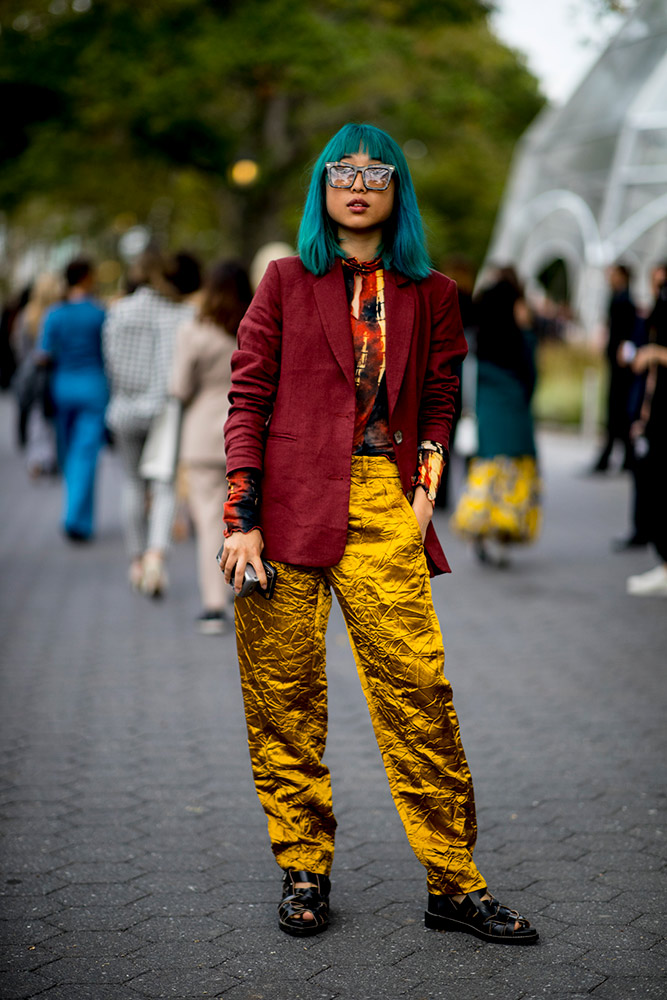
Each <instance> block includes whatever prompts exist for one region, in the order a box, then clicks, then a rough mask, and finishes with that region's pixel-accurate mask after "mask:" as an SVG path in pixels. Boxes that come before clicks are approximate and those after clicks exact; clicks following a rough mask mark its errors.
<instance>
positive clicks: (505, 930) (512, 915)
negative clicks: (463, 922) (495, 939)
mask: <svg viewBox="0 0 667 1000" xmlns="http://www.w3.org/2000/svg"><path fill="white" fill-rule="evenodd" d="M487 894H488V896H489V899H482V896H485V895H487ZM468 901H469V903H470V905H471V907H472V908H473V912H470V909H469V910H468V913H469V914H470V917H469V919H472V920H474V922H475V923H477V924H479V925H480V926H482V927H483V928H484V930H485V931H486V932H487V934H494V935H497V936H503V935H507V934H516V933H517V928H516V926H515V925H516V924H517V923H518V924H520V928H519V929H527V928H528V927H530V923H529V922H528V920H527V919H526V918H525V917H522V916H521V914H520V913H518V912H517V911H516V910H510V908H509V907H508V906H503V905H502V903H500V902H499V901H498V900H497V899H496V898H495V896H492V895H491V893H490V892H489V891H488V889H478V890H477V891H476V892H469V893H468V895H467V896H466V899H465V900H464V902H463V903H461V904H460V905H461V906H465V904H466V903H468Z"/></svg>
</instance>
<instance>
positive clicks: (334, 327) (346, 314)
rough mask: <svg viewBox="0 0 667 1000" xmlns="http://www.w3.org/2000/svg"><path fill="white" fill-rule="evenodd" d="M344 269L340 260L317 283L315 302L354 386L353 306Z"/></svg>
mask: <svg viewBox="0 0 667 1000" xmlns="http://www.w3.org/2000/svg"><path fill="white" fill-rule="evenodd" d="M343 282H344V279H343V274H342V268H341V265H340V263H339V262H338V261H336V264H335V265H334V267H332V269H331V270H330V271H327V273H326V274H325V275H323V276H322V277H321V278H316V280H315V284H314V288H313V291H314V294H315V302H316V304H317V311H318V312H319V314H320V320H321V321H322V326H323V327H324V332H325V333H326V335H327V340H328V341H329V346H330V347H331V350H332V351H333V353H334V356H335V358H336V360H337V361H338V364H339V365H340V367H341V368H342V370H343V374H344V375H345V378H346V379H347V380H348V382H349V383H350V385H354V347H353V344H352V330H351V327H350V307H349V305H348V302H347V295H346V294H345V286H344V283H343Z"/></svg>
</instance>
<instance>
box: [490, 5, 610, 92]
mask: <svg viewBox="0 0 667 1000" xmlns="http://www.w3.org/2000/svg"><path fill="white" fill-rule="evenodd" d="M496 2H497V6H498V12H497V14H495V15H494V16H493V24H494V27H495V30H496V32H497V34H498V35H499V36H500V37H501V38H502V39H503V41H504V42H505V43H506V44H508V45H510V46H511V47H512V48H514V49H518V50H519V51H521V52H523V53H524V54H525V55H526V57H527V60H528V65H529V67H530V69H531V70H532V71H533V73H534V74H535V75H536V76H537V78H538V79H539V80H540V82H541V84H542V90H543V91H544V93H545V94H546V96H547V97H548V98H549V99H550V100H552V101H554V102H556V103H558V104H562V103H563V101H565V100H567V98H568V97H569V96H570V94H571V93H572V91H573V90H574V88H575V87H576V86H577V84H578V83H579V81H580V80H581V79H582V77H583V76H584V75H585V73H586V72H587V71H588V69H589V68H590V67H591V66H592V65H593V63H594V62H595V59H596V58H597V56H598V55H599V53H600V52H601V51H602V49H603V48H604V47H605V45H606V44H607V42H608V41H609V39H610V38H611V37H612V36H613V35H614V33H615V32H616V31H617V30H618V28H619V26H620V25H621V24H622V22H623V18H622V17H621V16H619V15H614V14H606V15H605V16H604V17H598V16H596V13H595V12H596V9H597V7H596V3H595V0H496Z"/></svg>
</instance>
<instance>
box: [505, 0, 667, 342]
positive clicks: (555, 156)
mask: <svg viewBox="0 0 667 1000" xmlns="http://www.w3.org/2000/svg"><path fill="white" fill-rule="evenodd" d="M664 260H667V0H644V2H643V3H641V4H640V5H639V6H638V8H637V9H636V11H635V12H634V13H633V14H632V15H630V16H629V18H628V20H627V21H626V22H625V23H624V25H623V27H622V28H621V30H620V31H619V33H618V34H617V35H616V36H615V37H614V39H613V40H612V41H611V43H610V44H609V46H608V47H607V48H606V50H605V51H604V52H603V53H602V55H601V56H600V58H599V59H598V61H597V62H596V63H595V65H594V66H593V68H592V69H591V70H590V71H589V73H588V75H587V76H586V77H585V78H584V80H583V81H582V83H581V84H580V85H579V87H578V88H577V89H576V90H575V92H574V94H573V95H572V96H571V97H570V99H569V100H568V101H567V103H566V104H564V105H563V106H562V107H559V108H547V109H545V111H543V112H542V113H541V114H540V115H538V117H537V118H536V120H535V121H534V122H533V124H532V125H531V126H530V128H529V129H528V130H527V132H526V133H525V134H524V136H523V137H522V139H521V141H520V144H519V147H518V149H517V152H516V154H515V159H514V164H513V168H512V172H511V175H510V180H509V184H508V187H507V190H506V194H505V198H504V201H503V204H502V207H501V211H500V214H499V217H498V220H497V222H496V227H495V230H494V234H493V238H492V241H491V244H490V248H489V253H488V256H487V264H490V263H498V264H504V263H514V264H515V266H516V267H517V269H518V270H519V272H520V273H521V275H522V277H523V278H524V279H526V280H527V281H528V282H529V283H530V282H531V281H532V280H535V279H539V278H540V276H544V275H545V274H547V275H553V274H554V273H558V272H560V278H561V285H563V284H566V285H567V298H568V300H569V302H570V305H571V307H572V308H573V310H574V313H575V315H576V317H577V319H578V322H579V324H580V325H581V327H582V328H583V330H584V331H586V332H587V333H588V334H590V333H592V332H593V331H594V330H595V329H596V328H597V327H598V325H599V324H600V322H602V321H603V320H604V313H605V307H606V300H607V294H608V293H607V290H606V286H605V276H604V271H605V268H606V267H607V266H608V265H609V264H611V263H613V262H614V261H623V262H624V263H627V264H629V265H630V266H631V267H632V268H633V271H634V272H635V274H636V279H637V280H636V294H637V298H638V300H639V301H644V302H647V301H648V299H649V274H650V270H651V268H652V267H653V266H654V265H655V264H656V263H658V262H660V261H664Z"/></svg>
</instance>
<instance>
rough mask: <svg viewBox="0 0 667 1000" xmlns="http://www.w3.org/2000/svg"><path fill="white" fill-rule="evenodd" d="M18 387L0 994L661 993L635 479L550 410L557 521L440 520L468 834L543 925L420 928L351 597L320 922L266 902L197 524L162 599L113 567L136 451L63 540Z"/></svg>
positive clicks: (261, 842) (241, 740) (8, 484)
mask: <svg viewBox="0 0 667 1000" xmlns="http://www.w3.org/2000/svg"><path fill="white" fill-rule="evenodd" d="M10 415H11V414H10V408H9V401H8V400H6V399H5V400H0V417H1V418H2V420H1V422H0V439H1V441H0V452H1V461H2V483H3V489H2V500H1V503H2V519H1V522H0V523H1V525H2V527H1V529H0V551H1V557H2V576H1V580H2V591H3V598H2V611H1V617H0V634H1V635H2V641H1V645H0V651H1V655H2V660H3V674H2V690H1V692H0V693H1V697H2V701H1V704H2V744H1V747H2V749H1V751H0V753H1V757H0V760H1V772H0V778H1V781H2V798H1V803H2V807H1V813H0V815H1V818H2V834H3V837H2V841H1V843H2V861H3V875H2V917H3V918H4V919H3V928H4V929H3V934H2V966H1V968H2V970H3V971H2V974H1V976H0V996H1V997H2V998H3V1000H19V998H29V997H42V998H44V1000H138V998H148V1000H150V998H158V997H170V998H178V1000H191V998H193V1000H194V998H195V997H197V998H199V997H209V998H216V997H217V998H220V997H224V1000H299V998H303V1000H306V998H307V1000H329V998H341V1000H382V998H387V1000H399V998H409V1000H445V998H447V1000H450V998H451V1000H478V998H479V1000H481V998H487V997H488V998H492V1000H536V998H542V997H548V998H550V1000H560V998H563V1000H565V998H567V1000H581V998H583V997H589V996H593V997H594V998H595V1000H628V998H632V997H651V998H656V1000H657V998H664V997H665V995H666V994H667V980H666V977H665V965H666V960H667V944H666V942H665V929H664V928H665V905H664V898H665V897H664V888H665V880H664V871H665V837H664V831H665V801H664V795H665V787H664V775H665V753H664V751H665V721H664V720H665V714H664V711H665V640H666V638H667V615H666V611H667V603H666V602H665V601H664V600H663V601H661V600H660V599H636V598H629V597H626V595H625V592H624V580H625V577H626V576H627V575H628V574H629V573H632V572H639V571H641V570H643V569H646V568H649V567H650V566H651V565H653V564H654V562H655V558H654V556H653V555H652V554H651V553H649V552H639V553H637V552H635V553H632V554H628V555H612V554H611V553H610V550H609V540H610V537H611V536H613V535H615V534H616V535H619V534H623V532H624V529H625V528H626V508H627V496H628V483H627V480H626V479H625V478H623V477H621V476H620V475H619V476H610V477H608V478H602V479H601V478H586V477H583V476H582V475H580V473H581V470H582V469H583V467H584V466H585V464H586V462H587V461H588V460H589V459H590V458H591V456H592V454H593V450H594V449H593V446H592V443H590V442H588V443H582V442H581V441H580V440H578V439H577V438H575V437H572V436H570V437H567V436H565V437H559V436H555V435H545V436H543V437H542V450H543V458H544V465H545V473H546V491H547V493H546V525H545V531H544V534H543V537H542V539H541V541H540V542H539V544H538V545H537V546H536V547H535V548H533V549H530V550H526V551H525V552H521V553H520V554H518V555H517V557H516V560H515V563H514V565H513V567H512V568H511V569H510V570H508V571H505V572H503V571H498V570H489V569H486V568H484V567H481V566H478V565H477V564H475V563H474V562H473V561H472V559H471V558H470V556H469V555H468V553H467V551H466V550H465V548H464V547H463V546H462V545H461V544H460V543H458V542H457V541H456V540H454V539H451V538H450V537H449V534H448V529H447V525H446V520H445V517H444V515H442V514H438V515H437V517H438V521H439V528H440V531H441V536H442V537H443V538H444V541H445V547H446V549H447V552H448V554H449V556H450V559H451V561H452V563H453V565H454V575H453V576H451V577H448V578H446V579H443V578H441V579H439V580H438V581H436V582H435V584H434V595H435V601H436V606H437V610H438V613H439V616H440V620H441V623H442V628H443V633H444V635H445V643H446V648H447V673H448V676H449V677H450V679H451V680H452V682H453V684H454V690H455V699H456V704H457V708H458V711H459V715H460V718H461V722H462V732H463V739H464V744H465V746H466V749H467V753H468V757H469V760H470V764H471V767H472V771H473V775H474V776H475V781H476V791H477V801H478V810H479V822H480V839H479V846H478V854H477V860H478V864H479V865H480V867H481V869H482V871H484V872H485V873H486V875H487V877H488V880H489V884H490V885H491V887H492V889H493V890H494V892H495V893H496V894H497V895H498V896H500V897H501V898H502V899H503V901H506V902H507V903H509V904H510V905H512V906H515V907H518V908H520V909H521V910H522V911H523V912H524V913H526V914H527V915H528V916H529V917H530V918H531V920H532V921H533V922H534V923H535V924H536V925H537V926H538V927H539V930H540V932H541V935H542V940H541V943H540V945H539V946H538V947H536V948H525V949H520V948H500V947H497V946H492V945H485V944H483V943H481V942H477V941H476V939H474V938H471V937H467V936H465V935H460V934H448V935H446V934H437V933H434V932H433V931H427V930H425V928H424V925H423V919H422V911H423V906H424V902H425V890H424V884H423V873H422V870H421V868H420V866H419V864H418V863H417V862H416V861H415V859H414V858H413V856H412V854H411V852H410V850H409V848H408V845H407V841H406V838H405V835H404V833H403V830H402V827H401V825H400V822H399V820H398V816H397V814H396V813H395V810H394V807H393V805H392V802H391V799H390V796H389V791H388V787H387V783H386V780H385V778H384V773H383V770H382V767H381V764H380V761H379V755H378V752H377V748H376V745H375V743H374V740H373V736H372V733H371V729H370V725H369V722H368V719H367V714H366V708H365V705H364V704H363V700H362V697H361V692H360V687H359V683H358V680H357V678H356V676H355V672H354V668H353V664H352V658H351V655H350V653H349V649H348V646H347V642H346V639H345V638H344V634H343V627H342V624H341V619H340V617H339V615H338V614H337V613H335V614H334V616H333V617H332V621H331V625H330V629H329V635H328V645H329V653H330V670H329V673H330V686H331V692H330V700H331V726H330V730H331V733H330V743H329V748H328V751H327V759H328V762H329V765H330V767H331V769H332V772H333V775H334V794H335V800H336V802H337V816H338V820H339V831H340V835H339V840H338V853H337V858H336V864H335V867H334V872H333V879H334V893H333V896H332V904H333V909H334V916H333V920H332V925H331V928H330V930H329V931H328V932H327V933H326V934H324V935H320V936H318V937H316V938H313V939H310V940H305V941H303V940H299V939H292V938H289V937H287V936H285V935H283V934H281V933H280V932H279V931H278V929H277V926H276V912H275V908H276V902H277V898H278V895H279V884H280V879H279V872H278V869H277V868H276V866H275V863H274V862H273V860H272V858H271V856H270V852H269V850H268V846H267V841H266V835H265V824H264V818H263V815H262V813H261V811H260V809H259V806H258V804H257V800H256V798H255V794H254V790H253V787H252V782H251V775H250V768H249V763H248V759H247V748H246V743H245V732H244V724H243V718H242V711H241V700H240V688H239V682H238V678H237V673H236V665H235V655H234V642H233V638H231V637H229V636H227V637H222V638H220V637H216V638H211V637H202V636H199V635H198V634H197V633H196V632H195V630H194V627H193V618H194V615H195V614H196V613H197V611H198V606H197V596H196V589H195V569H194V552H193V546H192V543H191V542H186V543H182V544H180V545H178V546H176V548H175V549H174V552H173V554H172V558H171V567H170V568H171V575H172V587H171V590H170V592H169V594H168V596H167V597H166V599H165V600H164V601H162V602H153V603H151V602H148V601H146V600H145V599H143V598H139V597H137V596H136V595H134V594H132V593H131V592H130V590H129V587H127V585H126V582H125V572H126V567H125V559H124V555H123V551H122V546H121V541H120V532H119V519H118V502H119V481H120V476H119V470H118V466H117V459H116V458H115V456H113V455H110V454H106V455H105V456H104V461H103V469H102V478H101V491H100V513H101V517H100V531H99V537H98V540H97V541H96V543H95V544H94V545H93V546H90V547H75V548H73V547H70V546H68V545H66V543H65V542H64V541H63V540H62V539H61V537H60V536H59V534H58V530H57V523H58V512H59V505H60V496H59V486H58V484H53V483H39V484H37V485H33V484H30V483H28V481H27V479H26V477H25V475H24V471H23V468H22V465H21V461H20V459H19V458H18V457H17V456H16V454H14V453H13V451H12V448H11V421H10Z"/></svg>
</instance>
